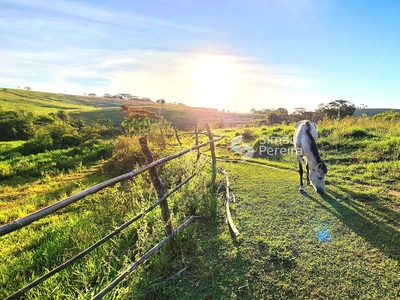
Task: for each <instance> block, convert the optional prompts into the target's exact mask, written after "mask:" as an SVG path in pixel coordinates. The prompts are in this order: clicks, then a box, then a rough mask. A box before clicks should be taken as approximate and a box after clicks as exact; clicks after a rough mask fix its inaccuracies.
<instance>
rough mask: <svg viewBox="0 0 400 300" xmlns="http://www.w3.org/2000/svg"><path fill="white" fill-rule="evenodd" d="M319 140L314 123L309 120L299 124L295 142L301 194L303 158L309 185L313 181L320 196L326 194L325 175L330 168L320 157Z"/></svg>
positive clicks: (296, 128) (302, 189) (294, 138)
mask: <svg viewBox="0 0 400 300" xmlns="http://www.w3.org/2000/svg"><path fill="white" fill-rule="evenodd" d="M317 138H318V133H317V128H316V126H315V124H314V123H313V122H311V121H308V120H303V121H300V122H297V124H296V126H295V132H294V136H293V142H294V146H295V147H296V155H297V160H298V161H299V174H300V188H299V192H300V193H303V192H304V187H303V156H305V157H306V170H307V185H310V181H311V185H312V186H313V187H314V188H315V190H316V191H317V193H318V194H320V195H322V194H323V193H325V174H326V173H327V172H328V168H327V165H326V164H325V163H324V162H323V161H322V159H321V157H320V156H319V153H318V149H317Z"/></svg>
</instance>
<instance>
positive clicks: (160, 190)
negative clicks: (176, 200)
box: [139, 136, 172, 236]
mask: <svg viewBox="0 0 400 300" xmlns="http://www.w3.org/2000/svg"><path fill="white" fill-rule="evenodd" d="M139 144H140V149H141V150H142V152H143V155H144V157H145V159H146V164H150V163H152V162H153V161H154V157H153V154H152V153H151V151H150V149H149V146H148V144H147V137H146V136H143V137H140V138H139ZM148 171H149V175H150V179H151V182H152V183H153V186H154V188H155V189H156V192H157V196H158V199H160V198H162V197H163V196H164V195H165V186H164V184H163V183H162V182H161V180H160V177H158V174H157V169H156V168H155V167H153V168H150V169H149V170H148ZM160 207H161V212H162V216H163V219H164V223H165V227H164V229H165V235H166V236H168V235H170V234H171V233H172V224H171V219H170V212H169V208H168V202H167V199H165V200H164V201H162V202H161V203H160Z"/></svg>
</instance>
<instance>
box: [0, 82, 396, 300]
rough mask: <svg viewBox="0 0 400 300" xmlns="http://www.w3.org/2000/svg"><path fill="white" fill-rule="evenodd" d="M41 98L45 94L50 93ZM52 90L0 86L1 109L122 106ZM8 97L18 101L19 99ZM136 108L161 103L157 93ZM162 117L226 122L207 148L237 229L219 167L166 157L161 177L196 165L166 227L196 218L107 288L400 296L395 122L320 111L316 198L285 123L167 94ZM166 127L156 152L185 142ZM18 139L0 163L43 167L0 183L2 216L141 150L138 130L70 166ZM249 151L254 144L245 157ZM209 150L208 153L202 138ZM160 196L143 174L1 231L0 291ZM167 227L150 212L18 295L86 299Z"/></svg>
mask: <svg viewBox="0 0 400 300" xmlns="http://www.w3.org/2000/svg"><path fill="white" fill-rule="evenodd" d="M2 97H3V98H2ZM35 97H36V98H35ZM40 97H42V98H43V97H48V101H46V102H47V104H46V103H44V102H43V101H40V99H39V98H40ZM52 97H53V96H51V97H50V96H49V95H42V94H40V93H39V92H30V91H29V92H28V91H23V90H15V91H13V90H11V89H10V90H8V91H7V93H6V95H4V93H3V92H2V91H1V89H0V106H1V107H3V108H10V107H12V106H9V107H8V106H7V105H13V104H14V108H15V103H17V104H18V105H19V106H20V107H21V108H23V109H27V110H31V111H33V110H34V108H33V107H36V109H37V110H36V113H38V114H42V113H48V112H56V111H58V110H59V109H65V110H68V111H69V112H70V113H71V114H73V113H75V114H81V115H84V117H85V119H86V120H91V119H94V118H95V117H96V115H98V114H99V113H106V112H108V113H110V115H111V114H114V117H113V118H114V120H117V119H118V118H121V117H122V114H121V113H120V112H119V106H120V105H119V102H118V103H117V102H115V103H114V104H112V105H111V104H110V103H104V104H101V103H100V102H101V101H103V100H104V99H96V101H97V100H99V101H100V102H99V105H93V101H94V100H93V99H89V98H88V97H86V98H85V97H78V96H68V95H58V94H55V95H54V97H53V98H52ZM17 98H18V99H19V100H18V101H21V102H15V101H17ZM78 98H79V99H78ZM2 99H3V100H5V101H3V100H2ZM7 99H8V100H7ZM24 99H25V100H26V101H25V102H23V100H24ZM85 99H86V100H87V102H86V100H85ZM14 100H15V101H14ZM7 101H9V102H7ZM104 101H108V100H104ZM24 105H26V107H25V106H24ZM30 105H31V106H30ZM46 105H47V106H46ZM107 105H110V106H107ZM131 105H132V106H133V105H139V103H136V102H135V103H131ZM141 105H142V106H141V107H142V108H146V109H149V110H153V111H155V112H159V110H160V107H159V106H158V105H156V104H154V105H153V104H146V105H145V106H143V103H141ZM96 106H97V107H96ZM162 114H164V115H165V116H166V117H167V116H168V118H170V119H174V120H176V122H177V123H176V124H175V125H179V124H184V125H186V126H187V125H188V124H192V122H193V121H195V120H202V121H204V119H202V118H205V117H207V118H208V119H207V120H214V121H215V122H219V123H220V124H219V125H223V126H215V127H214V129H213V133H214V134H218V135H222V136H224V137H225V138H224V140H223V141H222V142H219V143H217V145H216V153H217V156H218V158H219V160H218V165H219V166H222V167H224V168H225V169H226V170H227V172H228V175H229V179H230V184H231V189H232V190H231V192H233V193H235V195H236V200H237V201H236V203H232V204H231V207H232V215H233V220H234V223H235V224H236V226H237V227H238V229H239V231H240V233H241V234H240V235H239V236H238V237H234V236H233V235H232V234H231V232H230V231H229V228H228V225H227V224H226V222H225V203H224V197H225V195H224V190H225V187H224V186H223V182H224V181H223V178H222V175H220V174H218V176H217V180H216V185H215V186H214V187H213V186H212V184H211V168H210V166H209V164H208V162H207V161H206V159H205V157H203V156H202V159H201V160H200V161H198V162H197V163H195V157H196V153H192V154H190V155H189V156H188V158H185V159H179V160H177V161H175V162H174V163H171V164H167V165H166V166H164V167H161V168H159V172H160V174H161V177H162V180H163V181H164V182H165V183H166V184H167V186H168V188H172V187H173V186H174V185H175V184H176V183H178V182H180V181H181V180H182V179H183V178H185V177H186V176H188V174H190V172H191V171H193V170H194V169H195V167H198V166H199V165H200V166H201V169H202V170H203V171H202V172H201V173H200V174H199V176H198V177H196V180H195V181H193V182H192V183H190V184H189V185H188V186H187V187H185V188H183V189H182V190H181V191H179V192H178V193H177V194H176V195H174V196H173V197H171V199H170V200H169V201H170V202H169V203H170V208H171V211H172V216H173V223H174V226H177V225H178V224H179V222H181V221H183V220H184V219H186V218H187V217H188V216H189V215H191V214H197V215H202V216H204V217H203V218H201V219H197V220H196V221H195V222H194V223H193V224H191V225H190V226H189V227H187V228H186V229H185V230H184V231H183V232H182V233H181V234H179V235H178V236H177V237H176V240H175V250H174V252H173V253H171V252H169V251H168V249H167V248H163V249H161V250H160V251H159V252H157V253H156V254H155V255H154V256H153V257H152V258H151V259H150V260H149V261H148V262H146V263H145V264H143V265H142V266H140V267H139V268H138V269H137V270H135V271H134V272H133V273H132V274H130V275H129V276H128V277H127V279H126V280H125V281H123V283H121V284H120V285H118V286H117V287H116V288H115V289H114V290H113V291H112V292H111V293H110V294H109V295H108V296H107V297H106V299H160V300H161V299H207V300H209V299H399V298H400V288H399V286H400V264H399V262H400V198H399V195H400V193H399V191H400V154H399V153H400V124H399V123H398V122H393V121H384V120H374V119H371V118H366V117H362V118H347V119H344V120H327V121H323V122H319V123H318V124H317V125H318V132H319V140H318V144H319V149H320V153H321V157H322V159H323V160H324V161H327V162H329V163H330V165H329V167H328V169H329V171H328V174H327V193H326V194H325V195H324V196H322V197H321V196H319V195H318V194H317V193H316V192H315V191H314V190H313V189H312V188H311V187H306V193H305V194H299V193H298V192H297V189H298V174H297V163H296V160H295V156H294V154H293V153H291V152H290V149H291V148H292V142H291V137H292V136H293V132H294V128H293V124H290V125H277V126H262V127H252V126H238V127H229V126H228V124H229V123H234V124H236V123H241V122H245V123H248V122H247V121H246V120H251V118H252V117H251V116H250V114H247V115H240V114H234V113H222V112H216V111H212V110H207V109H200V108H199V109H193V108H188V107H185V106H180V105H173V104H167V106H166V107H165V108H164V110H163V112H162ZM248 118H249V119H248ZM179 122H182V123H179ZM210 123H211V122H210ZM217 127H218V128H220V129H216V128H217ZM221 127H225V128H221ZM200 129H201V130H203V128H200ZM172 132H173V131H172V129H171V128H169V131H168V132H167V131H166V130H165V133H168V138H167V136H165V140H163V143H167V144H168V145H170V144H171V145H175V146H173V147H175V148H172V146H171V147H170V146H168V147H167V148H166V149H164V150H162V151H161V150H160V151H158V149H157V147H158V146H157V145H159V144H160V143H161V141H160V139H161V138H160V130H157V131H154V132H153V134H155V135H154V138H153V140H152V141H151V145H152V149H153V150H155V154H156V156H157V157H162V156H165V155H168V154H171V153H175V152H178V151H180V150H181V149H182V148H180V147H179V145H176V141H175V138H174V134H173V133H172ZM181 133H182V134H183V135H182V136H181V139H182V142H183V145H184V147H187V146H191V145H193V143H194V138H193V134H192V133H190V134H187V132H181ZM201 139H202V141H203V140H206V137H205V136H202V137H201ZM24 143H25V142H24V141H13V142H2V143H0V157H1V158H2V159H4V166H3V169H1V170H0V171H2V172H5V171H7V170H6V168H7V166H6V161H5V160H6V159H7V161H8V160H9V161H10V162H12V165H13V166H15V167H18V168H20V169H23V170H30V171H31V172H33V171H35V166H36V165H35V164H34V163H36V162H39V161H40V163H41V164H40V166H41V167H40V168H42V167H43V170H47V171H43V172H40V171H41V170H36V173H38V174H39V175H38V176H37V177H26V178H25V177H24V176H15V177H12V178H11V179H6V180H3V181H0V224H4V223H6V222H9V221H12V220H15V219H17V218H20V217H22V216H24V215H26V214H28V213H31V212H33V211H36V210H37V209H40V208H42V207H44V206H46V205H48V204H51V203H54V202H56V201H58V200H61V199H64V198H65V197H67V196H69V195H71V194H74V193H76V192H78V191H81V190H83V189H85V188H88V187H89V186H91V185H93V184H95V183H98V182H101V181H103V180H105V179H107V178H109V177H110V174H109V173H110V170H112V171H114V172H115V171H117V170H118V173H122V172H125V171H127V170H131V169H132V168H136V167H137V166H138V163H137V162H136V163H135V160H128V159H126V158H127V157H130V158H132V157H135V155H137V153H138V151H140V150H139V148H138V147H139V146H138V144H137V140H136V139H135V138H134V137H133V138H129V137H122V136H121V137H118V138H116V139H115V140H113V141H109V143H110V144H109V145H112V147H113V156H112V157H111V158H110V159H108V158H107V159H101V160H100V161H98V162H97V163H91V164H87V165H85V164H82V163H79V162H77V163H76V168H70V169H68V171H62V170H58V171H57V172H51V171H50V169H46V168H45V167H46V166H47V167H51V164H52V163H53V164H54V161H53V162H52V161H51V160H52V159H53V158H52V157H57V159H61V158H62V159H63V161H64V160H65V161H67V158H68V157H64V156H66V155H67V154H66V153H69V152H68V151H69V150H68V149H65V150H62V151H61V150H57V151H58V152H57V151H47V152H44V153H42V154H38V155H34V156H32V157H31V160H29V159H28V157H26V158H25V157H23V156H22V154H18V155H19V156H16V149H18V148H20V147H21V146H22V145H23V144H24ZM161 144H162V143H161ZM107 145H108V144H107ZM260 145H261V146H265V147H267V148H270V149H273V150H274V151H273V154H272V155H269V154H268V155H266V154H265V153H257V149H259V148H258V147H260ZM249 149H253V150H255V154H253V155H251V157H247V158H246V159H243V158H244V157H243V155H244V154H245V153H246V152H248V151H250V150H249ZM280 149H284V150H286V151H288V152H285V153H284V154H282V153H280V152H279V151H277V150H280ZM63 151H64V152H63ZM74 153H75V152H74ZM85 153H86V152H85ZM205 153H206V154H209V151H208V149H207V150H205ZM75 154H76V153H75ZM86 154H87V153H86ZM52 155H53V156H52ZM131 156H132V157H131ZM74 157H81V156H79V155H77V156H74ZM82 157H84V154H82ZM22 158H24V159H22ZM47 161H48V163H49V165H46V162H47ZM42 164H43V165H42ZM37 166H39V164H38V165H37ZM74 166H75V164H74ZM37 168H39V167H37ZM33 173H34V172H33ZM36 173H35V174H36ZM216 192H217V194H216ZM155 198H156V196H155V191H154V188H153V187H152V186H151V184H149V178H148V176H147V175H143V176H139V177H138V178H137V179H135V180H132V181H128V182H125V183H123V184H118V185H116V186H114V187H111V188H108V189H107V190H104V191H102V192H100V193H98V194H95V195H91V196H89V197H87V198H85V199H84V200H81V201H78V202H77V203H75V204H73V205H72V206H70V207H67V208H65V209H63V210H61V211H59V212H57V213H55V214H53V215H51V216H48V217H46V218H44V219H42V220H40V221H37V222H34V223H33V224H32V225H30V226H28V227H26V228H24V229H21V230H18V231H16V232H13V233H11V234H9V235H6V236H2V237H0V244H1V245H2V247H1V248H0V298H4V297H6V296H7V295H9V294H11V293H12V292H14V291H16V290H17V289H18V288H21V287H23V286H24V285H26V284H27V283H29V282H30V281H32V280H34V279H36V278H38V277H39V276H41V275H43V274H44V273H46V272H47V271H49V270H51V269H52V268H54V267H55V266H57V265H58V264H61V263H62V262H64V261H65V260H67V259H69V258H71V257H72V256H73V255H76V254H77V253H79V251H82V250H83V249H85V248H86V247H88V246H90V245H91V244H92V243H94V242H96V241H98V240H99V239H100V238H101V237H103V236H104V235H106V234H107V233H109V232H110V231H111V230H112V229H115V228H116V227H118V226H119V225H121V224H122V223H123V222H125V221H126V220H128V219H129V218H131V217H133V216H135V215H136V214H138V213H140V212H142V211H143V210H144V209H146V208H147V207H148V206H149V205H150V204H151V203H152V202H153V201H154V200H155ZM215 201H217V202H215ZM163 236H164V233H163V223H162V221H161V218H160V211H159V210H158V209H157V210H155V211H153V212H152V213H150V214H149V215H148V216H146V217H145V218H143V219H141V220H140V222H138V223H137V224H136V225H134V226H132V228H130V229H128V230H126V231H124V232H123V233H122V234H121V235H120V236H118V237H115V238H113V239H112V240H111V241H110V242H108V243H106V244H104V245H103V246H101V247H99V248H98V249H96V250H95V251H94V252H93V253H92V254H90V255H89V256H87V257H85V258H84V259H83V260H81V261H80V262H79V263H77V264H75V265H73V266H70V267H68V268H67V269H65V270H63V271H62V272H60V273H59V274H58V275H56V276H54V277H52V278H51V279H49V280H46V281H45V282H43V283H41V284H40V285H39V286H38V287H36V288H34V289H33V290H32V291H30V292H29V293H28V294H27V296H26V299H90V298H91V297H93V296H94V295H95V294H96V293H97V292H99V291H100V290H101V289H102V288H104V287H105V286H106V285H107V284H108V283H110V282H111V281H112V280H113V279H114V278H115V277H116V276H117V275H118V274H119V272H121V271H122V270H124V269H126V268H127V267H128V266H129V265H130V264H131V263H133V262H134V261H135V260H136V259H138V257H139V256H140V255H141V254H143V253H144V252H146V251H147V250H149V249H150V248H151V247H152V246H153V245H154V244H155V243H157V242H158V241H159V240H160V239H162V238H163ZM178 274H179V275H178Z"/></svg>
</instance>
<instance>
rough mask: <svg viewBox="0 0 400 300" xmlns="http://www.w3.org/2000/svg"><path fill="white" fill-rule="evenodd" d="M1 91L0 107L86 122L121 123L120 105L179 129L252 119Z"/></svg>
mask: <svg viewBox="0 0 400 300" xmlns="http://www.w3.org/2000/svg"><path fill="white" fill-rule="evenodd" d="M3 90H4V89H3V88H0V108H2V109H4V110H15V109H18V110H24V111H27V112H32V113H34V114H37V115H40V114H48V113H56V112H58V111H59V110H64V111H66V112H68V113H69V114H70V115H71V116H73V117H78V116H79V117H82V118H83V119H84V120H85V121H86V122H87V123H91V122H92V121H93V120H95V119H96V118H97V117H98V116H99V115H100V114H102V115H104V116H105V117H106V118H108V119H110V120H112V121H113V122H114V123H115V124H120V123H121V121H122V119H123V117H124V115H123V114H122V113H121V112H120V107H121V106H122V105H123V104H126V105H128V106H130V107H140V108H143V109H147V110H150V111H152V112H154V113H157V114H160V115H163V116H164V117H165V118H166V119H167V120H169V121H170V122H172V124H173V125H175V126H178V127H180V128H184V127H188V126H193V125H194V124H195V123H196V122H197V121H199V122H222V123H224V124H231V125H234V124H246V123H249V122H250V121H251V120H252V119H253V118H254V117H253V115H252V114H250V113H246V114H243V113H233V112H231V113H228V112H221V111H217V110H214V109H207V108H197V107H188V106H184V105H176V104H170V103H167V104H166V105H165V107H164V108H163V110H161V106H160V104H158V103H154V102H143V101H139V100H122V99H113V98H102V97H88V96H79V95H66V94H57V93H45V92H36V91H26V90H22V89H7V90H6V92H3Z"/></svg>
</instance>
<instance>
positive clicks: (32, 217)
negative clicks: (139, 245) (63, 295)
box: [0, 123, 234, 300]
mask: <svg viewBox="0 0 400 300" xmlns="http://www.w3.org/2000/svg"><path fill="white" fill-rule="evenodd" d="M205 126H206V129H207V135H208V137H209V140H208V141H207V142H204V143H202V144H200V145H199V144H198V132H197V126H196V127H195V135H196V145H195V146H192V147H190V148H188V149H185V150H183V151H181V152H178V153H176V154H174V155H171V156H168V157H164V158H162V159H159V160H157V161H153V158H152V155H151V151H150V149H148V146H147V140H146V139H145V138H144V139H143V138H142V140H140V139H139V142H140V144H141V148H142V152H143V153H144V155H145V156H146V161H147V165H146V166H143V167H141V168H139V169H136V170H133V171H131V172H129V173H126V174H123V175H120V176H117V177H114V178H112V179H109V180H106V181H104V182H101V183H99V184H96V185H94V186H92V187H90V188H87V189H85V190H83V191H81V192H79V193H76V194H74V195H72V196H70V197H67V198H66V199H64V200H61V201H58V202H57V203H54V204H52V205H49V206H47V207H45V208H43V209H40V210H38V211H36V212H34V213H32V214H29V215H27V216H25V217H23V218H20V219H18V220H15V221H13V222H10V223H8V224H5V225H3V226H0V236H2V235H5V234H7V233H10V232H12V231H15V230H17V229H20V228H22V227H24V226H26V225H29V224H31V223H32V222H34V221H36V220H38V219H40V218H43V217H45V216H47V215H49V214H51V213H53V212H55V211H57V210H59V209H61V208H64V207H66V206H68V205H70V204H72V203H74V202H76V201H77V200H80V199H82V198H84V197H86V196H88V195H91V194H94V193H96V192H98V191H100V190H102V189H104V188H106V187H109V186H112V185H114V184H116V183H118V182H122V181H125V180H128V179H130V178H132V177H134V176H137V175H139V174H140V173H142V172H144V171H148V172H149V173H150V175H152V174H153V177H154V178H152V179H153V180H152V181H153V185H154V186H155V188H156V190H157V195H158V200H157V201H156V202H155V203H153V204H152V205H151V206H150V207H148V208H147V209H146V210H145V211H143V212H142V213H140V214H138V215H137V216H135V217H134V218H132V219H130V220H129V221H127V222H125V223H124V224H122V225H121V226H120V227H118V228H117V229H115V230H114V231H112V232H111V233H109V234H108V235H107V236H105V237H103V238H102V239H100V240H99V241H97V242H96V243H94V244H93V245H91V246H90V247H88V248H87V249H85V250H83V251H82V252H80V253H79V254H77V255H75V256H74V257H72V258H70V259H69V260H67V261H65V262H64V263H62V264H61V265H59V266H57V267H56V268H54V269H53V270H51V271H50V272H48V273H46V274H44V275H42V276H41V277H39V278H38V279H36V280H34V281H32V282H31V283H29V284H28V285H26V286H25V287H23V288H21V289H20V290H18V291H17V292H15V293H13V294H12V295H10V296H8V297H7V298H6V300H10V299H17V298H20V297H21V296H22V295H24V294H25V293H26V292H27V291H29V290H30V289H32V288H33V287H35V286H37V285H38V284H40V283H41V282H43V281H45V280H47V279H48V278H50V277H51V276H53V275H55V274H56V273H58V272H60V271H61V270H63V269H65V268H66V267H68V266H69V265H72V264H73V263H74V262H76V261H77V260H78V259H80V258H82V257H84V256H86V255H87V254H89V253H90V252H91V251H93V250H94V249H95V248H97V247H98V246H100V245H102V244H103V243H105V242H106V241H107V240H109V239H110V238H112V237H113V236H115V235H117V234H119V233H120V232H121V231H122V230H123V229H125V228H127V227H128V226H129V225H131V224H132V223H134V222H135V221H137V220H138V219H140V218H141V217H143V216H145V215H146V214H147V213H148V212H150V211H151V210H153V209H154V208H155V207H157V206H158V205H160V206H161V208H162V209H163V208H164V210H166V213H168V214H164V210H163V217H164V221H165V222H166V224H167V225H168V224H169V223H168V222H170V220H169V209H168V204H167V198H168V197H169V196H171V195H172V194H173V193H174V192H176V191H177V190H178V189H179V188H181V187H182V186H183V185H185V184H187V183H188V182H189V181H190V180H191V179H192V178H193V177H194V176H195V175H197V174H196V173H194V174H192V175H190V176H189V177H188V178H186V179H185V180H184V181H182V182H181V183H179V184H178V185H177V186H176V187H175V188H174V189H172V190H171V191H170V192H168V193H166V191H165V187H164V185H163V184H161V181H160V182H159V183H160V184H158V186H157V180H154V179H157V178H158V175H157V171H156V168H155V167H156V166H158V165H161V164H164V163H166V162H168V161H170V160H172V159H175V158H178V157H180V156H182V155H184V154H187V153H189V152H190V151H192V150H197V151H199V149H200V148H201V147H205V146H207V145H210V151H211V157H212V162H211V163H212V165H213V180H214V179H215V178H214V177H215V171H216V168H215V166H216V158H215V150H214V142H216V141H219V140H221V139H222V138H223V136H219V137H218V138H215V139H214V137H213V135H212V133H211V131H210V129H209V126H208V124H207V123H206V124H205ZM175 133H176V136H177V139H178V141H179V137H178V134H177V131H176V129H175ZM142 144H143V145H142ZM146 154H147V155H146ZM199 156H200V152H198V155H197V159H199ZM225 176H226V181H227V197H229V181H228V177H227V174H226V173H225ZM158 181H159V180H158ZM213 182H214V181H213ZM227 209H228V210H229V199H227ZM227 214H228V212H227ZM166 218H167V219H168V220H166ZM194 218H196V217H195V216H191V217H190V218H189V219H187V220H186V221H185V222H184V223H183V224H181V225H180V226H179V227H178V228H177V229H175V230H172V226H171V228H170V230H167V231H166V235H167V236H166V238H165V239H163V240H162V241H161V242H159V243H158V244H157V245H155V246H154V247H153V248H152V249H150V250H149V251H147V252H146V253H145V254H144V255H143V256H142V257H140V259H138V260H137V261H136V262H134V263H133V264H132V265H131V266H130V267H129V268H128V269H127V270H125V271H124V272H123V273H122V274H120V275H119V276H118V277H117V278H115V279H114V280H113V281H112V282H111V283H110V284H109V285H108V286H107V287H106V288H104V289H103V290H102V291H101V292H100V293H98V294H97V295H96V296H95V297H94V298H93V299H100V298H102V297H103V296H104V295H106V294H107V293H108V292H109V291H111V290H112V289H113V288H114V287H115V286H116V285H117V284H118V283H119V282H121V281H122V280H124V279H125V278H126V277H127V276H128V275H129V274H130V273H131V272H132V271H133V270H134V269H135V268H136V267H137V266H139V265H140V264H141V263H142V262H144V261H145V260H146V259H147V258H148V257H150V256H151V255H152V254H153V253H154V252H156V251H157V250H158V249H160V248H161V247H162V246H163V245H164V244H166V243H167V242H168V241H169V240H171V239H173V238H174V236H175V235H176V234H177V233H178V232H179V231H181V230H182V229H184V228H185V227H186V226H187V225H188V224H190V223H191V222H192V221H193V219H194ZM232 224H233V223H232ZM233 226H234V225H233ZM231 227H232V226H231Z"/></svg>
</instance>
